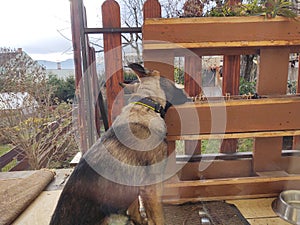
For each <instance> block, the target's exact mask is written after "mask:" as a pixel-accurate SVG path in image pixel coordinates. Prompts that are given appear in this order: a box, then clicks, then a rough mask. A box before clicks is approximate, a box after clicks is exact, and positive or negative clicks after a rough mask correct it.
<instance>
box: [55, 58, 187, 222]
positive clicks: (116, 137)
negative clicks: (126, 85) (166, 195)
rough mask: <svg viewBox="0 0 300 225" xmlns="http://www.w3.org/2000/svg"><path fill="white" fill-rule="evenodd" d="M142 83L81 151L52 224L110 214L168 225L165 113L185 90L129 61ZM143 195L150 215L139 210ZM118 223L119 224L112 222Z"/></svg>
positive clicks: (183, 97)
mask: <svg viewBox="0 0 300 225" xmlns="http://www.w3.org/2000/svg"><path fill="white" fill-rule="evenodd" d="M128 67H129V68H131V69H132V70H133V71H134V72H135V73H136V75H137V76H138V78H139V81H140V82H139V86H138V89H137V90H136V93H134V94H133V95H132V97H131V98H130V100H129V103H128V105H126V106H125V107H123V109H122V112H121V113H120V115H119V116H118V117H117V118H116V119H115V121H114V122H113V124H112V126H111V127H110V128H109V129H108V130H107V131H106V132H105V133H104V134H103V135H102V136H101V138H100V139H99V140H98V141H97V142H96V143H95V144H94V145H93V146H92V147H91V148H90V149H89V150H88V151H87V152H86V153H85V154H84V155H83V157H82V158H81V160H80V162H79V163H78V165H77V166H76V167H75V169H74V171H73V173H72V174H71V176H70V178H69V180H68V181H67V183H66V185H65V187H64V189H63V191H62V193H61V195H60V198H59V200H58V203H57V206H56V208H55V210H54V213H53V215H52V218H51V222H50V225H100V224H101V225H103V224H109V222H107V221H109V220H110V219H109V217H110V216H111V215H114V216H115V215H126V212H129V219H128V220H126V219H125V220H124V222H123V223H124V224H131V222H130V221H133V222H134V224H148V225H164V224H165V221H164V214H163V208H162V203H161V200H160V195H161V193H160V192H161V184H162V183H161V182H162V181H163V179H164V167H165V166H166V162H167V143H166V132H167V130H166V124H165V121H164V116H165V113H166V111H167V109H168V108H169V107H170V106H171V105H180V104H184V103H185V102H187V100H188V98H187V95H186V93H185V92H184V91H183V90H182V89H179V88H177V87H176V86H175V83H174V82H172V81H170V80H168V79H166V78H164V77H162V76H160V73H159V72H158V71H156V70H148V69H146V68H144V67H143V66H141V65H139V64H136V63H131V64H129V65H128ZM138 196H140V197H141V199H142V201H143V204H144V208H145V212H146V219H144V218H143V217H141V216H140V215H139V205H138V202H139V201H138ZM110 224H117V223H110Z"/></svg>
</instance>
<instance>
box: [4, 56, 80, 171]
mask: <svg viewBox="0 0 300 225" xmlns="http://www.w3.org/2000/svg"><path fill="white" fill-rule="evenodd" d="M0 56H2V57H0V58H1V59H3V60H2V62H1V70H0V79H1V81H2V82H1V83H2V86H1V89H0V135H2V136H5V137H6V138H7V139H8V140H9V141H10V142H11V143H12V144H13V145H14V146H17V147H18V149H19V150H20V152H21V153H22V154H23V155H24V159H25V160H27V161H28V163H29V165H30V168H31V169H40V168H42V167H50V166H51V165H54V164H55V166H60V165H61V164H60V165H58V164H56V163H59V162H62V161H65V160H66V158H67V157H70V156H72V155H74V154H75V152H77V151H78V148H77V146H76V142H75V141H74V135H73V134H74V133H73V132H74V130H73V126H72V113H71V110H72V107H71V105H70V104H59V103H58V104H55V102H54V101H53V99H52V93H53V92H52V91H53V90H52V87H51V86H49V82H48V80H47V77H46V73H45V70H44V69H43V68H42V67H41V66H39V65H38V64H37V63H36V62H35V61H33V60H32V59H31V58H30V57H29V56H28V55H27V54H26V53H24V52H22V51H19V52H15V51H13V50H11V51H4V50H2V51H1V50H0ZM0 61H1V60H0Z"/></svg>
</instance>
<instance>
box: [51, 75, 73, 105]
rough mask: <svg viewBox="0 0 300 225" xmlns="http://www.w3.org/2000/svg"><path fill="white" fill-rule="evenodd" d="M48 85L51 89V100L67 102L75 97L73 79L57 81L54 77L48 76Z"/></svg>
mask: <svg viewBox="0 0 300 225" xmlns="http://www.w3.org/2000/svg"><path fill="white" fill-rule="evenodd" d="M48 84H49V86H50V87H52V88H53V95H52V98H53V99H58V101H59V102H69V101H71V100H73V99H74V96H75V79H74V77H71V76H70V77H68V78H67V79H65V80H64V79H59V78H57V76H56V75H53V74H51V75H49V78H48Z"/></svg>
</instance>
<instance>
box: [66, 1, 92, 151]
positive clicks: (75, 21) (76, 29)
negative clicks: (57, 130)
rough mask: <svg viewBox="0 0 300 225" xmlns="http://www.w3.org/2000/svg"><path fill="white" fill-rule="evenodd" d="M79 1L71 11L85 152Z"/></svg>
mask: <svg viewBox="0 0 300 225" xmlns="http://www.w3.org/2000/svg"><path fill="white" fill-rule="evenodd" d="M79 4H80V3H79V2H78V1H77V0H71V1H70V11H71V29H72V44H73V54H74V64H75V85H76V92H75V94H76V98H77V101H78V111H79V113H78V118H77V120H78V129H79V135H80V149H81V151H82V152H83V153H84V152H86V151H87V149H88V144H87V137H86V122H85V118H84V113H83V111H84V108H85V107H84V101H83V99H84V87H83V85H80V83H82V66H81V65H82V64H81V62H82V58H81V38H80V27H81V23H80V17H81V16H80V14H81V13H82V12H81V11H80V10H79Z"/></svg>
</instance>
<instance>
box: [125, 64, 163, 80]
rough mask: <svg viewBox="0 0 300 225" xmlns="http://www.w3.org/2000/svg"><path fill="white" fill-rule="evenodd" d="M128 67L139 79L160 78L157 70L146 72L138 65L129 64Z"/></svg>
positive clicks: (146, 70)
mask: <svg viewBox="0 0 300 225" xmlns="http://www.w3.org/2000/svg"><path fill="white" fill-rule="evenodd" d="M128 67H129V68H130V69H132V70H133V71H134V72H135V73H136V75H137V76H138V77H139V78H142V77H147V76H160V73H159V72H158V71H157V70H148V69H146V68H144V67H143V66H142V65H140V64H138V63H130V64H128Z"/></svg>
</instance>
